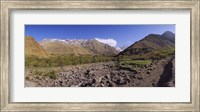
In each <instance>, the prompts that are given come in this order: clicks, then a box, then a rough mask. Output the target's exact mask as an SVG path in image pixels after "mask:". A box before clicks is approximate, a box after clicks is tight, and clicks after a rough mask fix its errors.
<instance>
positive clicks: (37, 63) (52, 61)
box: [25, 55, 114, 67]
mask: <svg viewBox="0 0 200 112" xmlns="http://www.w3.org/2000/svg"><path fill="white" fill-rule="evenodd" d="M112 60H114V58H113V57H107V56H91V55H81V56H76V55H53V56H51V57H49V58H38V57H36V56H29V57H26V59H25V65H26V66H27V67H58V66H66V65H78V64H86V63H96V62H106V61H112Z"/></svg>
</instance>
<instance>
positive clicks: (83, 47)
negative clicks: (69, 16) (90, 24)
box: [40, 39, 119, 56]
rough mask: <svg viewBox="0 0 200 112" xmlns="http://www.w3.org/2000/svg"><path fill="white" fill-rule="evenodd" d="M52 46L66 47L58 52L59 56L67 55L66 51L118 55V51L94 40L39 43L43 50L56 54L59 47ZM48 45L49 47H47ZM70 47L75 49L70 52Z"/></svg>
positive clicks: (55, 40) (45, 40) (44, 41)
mask: <svg viewBox="0 0 200 112" xmlns="http://www.w3.org/2000/svg"><path fill="white" fill-rule="evenodd" d="M50 44H51V45H50ZM52 44H56V45H62V46H67V47H65V48H64V49H65V50H61V52H60V53H61V54H62V53H67V52H68V51H74V52H75V51H76V50H79V53H78V54H92V55H106V56H111V55H116V54H118V53H119V51H117V50H116V49H115V48H114V47H111V46H110V45H107V44H104V43H101V42H99V41H97V40H95V39H91V40H82V39H73V40H69V39H67V40H61V39H44V40H42V41H41V42H40V45H42V46H43V47H44V49H46V50H49V51H52V53H57V52H56V51H55V48H56V49H59V47H61V46H59V47H58V46H56V45H54V46H52ZM49 45H50V46H51V47H49ZM72 47H75V49H74V50H72ZM62 48H63V47H62ZM52 49H53V50H52ZM81 51H83V52H81ZM60 53H59V54H60ZM69 54H73V52H70V53H69Z"/></svg>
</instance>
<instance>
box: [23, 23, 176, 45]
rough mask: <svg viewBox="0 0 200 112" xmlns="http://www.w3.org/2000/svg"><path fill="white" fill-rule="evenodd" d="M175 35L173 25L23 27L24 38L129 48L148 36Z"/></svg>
mask: <svg viewBox="0 0 200 112" xmlns="http://www.w3.org/2000/svg"><path fill="white" fill-rule="evenodd" d="M165 31H171V32H173V33H175V25H25V36H32V37H34V39H35V40H36V41H38V42H39V41H41V40H43V39H62V40H67V39H83V40H86V39H96V40H98V41H100V42H103V43H106V44H109V45H111V46H113V47H122V46H129V45H131V44H133V43H135V42H136V41H138V40H140V39H142V38H144V37H145V36H147V35H149V34H163V33H164V32H165Z"/></svg>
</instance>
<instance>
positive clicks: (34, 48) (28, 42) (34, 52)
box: [25, 36, 49, 58]
mask: <svg viewBox="0 0 200 112" xmlns="http://www.w3.org/2000/svg"><path fill="white" fill-rule="evenodd" d="M25 55H26V56H37V57H42V58H47V57H49V54H48V53H47V52H46V51H45V50H44V49H43V48H42V46H40V45H39V44H38V43H37V42H36V41H35V39H34V38H33V37H31V36H26V37H25Z"/></svg>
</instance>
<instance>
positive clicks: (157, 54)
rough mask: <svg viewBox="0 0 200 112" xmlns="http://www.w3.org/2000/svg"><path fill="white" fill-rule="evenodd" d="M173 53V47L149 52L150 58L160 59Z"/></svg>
mask: <svg viewBox="0 0 200 112" xmlns="http://www.w3.org/2000/svg"><path fill="white" fill-rule="evenodd" d="M171 55H175V49H162V50H157V51H154V52H152V53H151V57H150V58H151V59H161V58H166V57H168V56H171Z"/></svg>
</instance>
